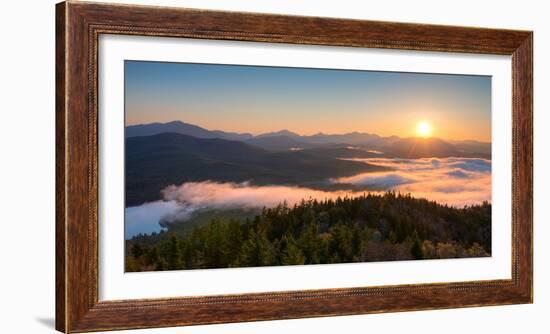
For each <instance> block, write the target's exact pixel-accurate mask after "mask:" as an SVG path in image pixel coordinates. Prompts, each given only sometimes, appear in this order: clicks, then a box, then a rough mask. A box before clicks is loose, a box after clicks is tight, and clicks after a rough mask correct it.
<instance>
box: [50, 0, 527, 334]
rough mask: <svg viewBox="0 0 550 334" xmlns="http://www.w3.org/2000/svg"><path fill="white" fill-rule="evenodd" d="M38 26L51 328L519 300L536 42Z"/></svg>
mask: <svg viewBox="0 0 550 334" xmlns="http://www.w3.org/2000/svg"><path fill="white" fill-rule="evenodd" d="M56 11H57V18H56V43H57V44H56V50H57V52H56V74H57V76H56V86H57V87H56V152H57V167H56V172H57V174H56V185H57V190H56V195H57V199H56V221H57V224H56V239H57V240H56V274H57V275H56V328H57V329H58V330H59V331H63V332H85V331H98V330H118V329H130V328H149V327H166V326H183V325H193V324H210V323H222V322H239V321H255V320H269V319H288V318H301V317H320V316H331V315H349V314H365V313H380V312H396V311H409V310H428V309H439V308H451V307H472V306H486V305H504V304H519V303H531V302H532V300H533V288H532V283H533V279H532V277H533V260H532V259H533V251H532V187H533V171H532V163H533V137H532V126H533V121H532V111H533V110H532V109H533V107H532V103H533V96H532V94H533V86H532V85H533V84H532V73H533V59H532V57H533V56H532V54H533V53H532V48H533V42H532V40H533V39H532V32H530V31H516V30H499V29H485V28H471V27H451V26H437V25H420V24H408V23H394V22H377V21H358V20H345V19H333V18H316V17H297V16H281V15H266V14H253V13H238V12H220V11H203V10H196V9H181V8H166V7H146V6H128V5H114V4H99V3H85V2H72V1H68V2H63V3H60V4H58V5H57V8H56Z"/></svg>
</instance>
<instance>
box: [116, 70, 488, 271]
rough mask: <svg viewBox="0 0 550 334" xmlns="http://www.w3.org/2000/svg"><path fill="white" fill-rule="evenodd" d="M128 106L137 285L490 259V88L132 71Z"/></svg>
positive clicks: (405, 76)
mask: <svg viewBox="0 0 550 334" xmlns="http://www.w3.org/2000/svg"><path fill="white" fill-rule="evenodd" d="M124 103H125V107H124V108H125V113H124V115H125V116H124V117H125V132H124V140H125V157H124V159H125V170H124V175H125V180H124V182H125V212H124V216H125V221H124V228H125V230H124V236H125V240H124V242H125V271H126V272H139V271H164V270H189V269H214V268H239V267H260V266H285V265H310V264H318V265H321V264H337V263H357V262H374V261H405V260H424V259H459V258H471V257H490V256H491V222H492V220H491V76H483V75H457V74H444V73H443V74H442V73H409V72H386V71H371V70H349V69H330V68H294V67H274V66H249V65H226V64H201V63H172V62H156V61H140V60H125V61H124ZM121 242H123V241H122V240H121Z"/></svg>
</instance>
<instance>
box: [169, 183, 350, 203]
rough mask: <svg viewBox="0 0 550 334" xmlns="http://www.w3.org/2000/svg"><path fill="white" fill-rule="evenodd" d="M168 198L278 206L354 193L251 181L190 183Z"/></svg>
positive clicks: (174, 189) (172, 188)
mask: <svg viewBox="0 0 550 334" xmlns="http://www.w3.org/2000/svg"><path fill="white" fill-rule="evenodd" d="M162 194H163V196H164V199H165V200H166V201H177V202H179V203H184V204H186V205H188V206H192V207H196V208H205V207H214V208H239V207H245V208H254V207H264V206H265V207H274V206H277V205H279V204H280V203H283V202H286V203H287V204H288V205H294V204H296V203H299V202H301V201H302V200H304V199H305V200H308V199H318V200H323V199H331V198H337V197H339V196H340V197H342V196H346V195H350V194H351V193H350V192H348V191H330V192H329V191H321V190H315V189H310V188H302V187H290V186H274V185H273V186H251V185H250V184H248V183H217V182H211V181H205V182H188V183H184V184H182V185H180V186H175V185H171V186H169V187H167V188H165V189H164V190H163V191H162Z"/></svg>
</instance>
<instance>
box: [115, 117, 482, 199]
mask: <svg viewBox="0 0 550 334" xmlns="http://www.w3.org/2000/svg"><path fill="white" fill-rule="evenodd" d="M125 137H126V138H125V142H126V146H125V159H126V160H125V164H126V168H125V173H126V180H125V181H126V206H134V205H139V204H141V203H144V202H149V201H155V200H158V199H160V198H161V190H162V189H164V188H166V187H167V186H169V185H172V184H175V185H180V184H182V183H185V182H201V181H214V182H235V183H242V182H250V184H252V185H272V184H276V185H292V186H302V187H308V188H314V189H323V190H336V189H350V188H349V187H354V186H353V185H339V184H334V183H331V182H328V180H329V179H331V178H338V177H346V176H352V175H356V174H359V173H365V172H375V171H386V170H389V168H388V167H383V166H378V165H375V164H369V163H364V162H360V161H353V160H349V159H350V158H372V157H388V158H430V157H441V158H443V157H450V156H457V157H481V158H489V159H490V152H491V151H490V150H491V145H490V144H489V143H481V142H476V141H463V142H462V141H453V142H450V141H444V140H441V139H438V138H424V139H422V138H399V137H395V136H393V137H380V136H377V135H373V134H368V133H359V132H353V133H347V134H337V135H327V134H322V133H319V134H316V135H312V136H301V135H299V134H296V133H293V132H290V131H288V130H282V131H278V132H273V133H266V134H261V135H256V136H254V135H251V134H247V133H233V132H224V131H219V130H214V131H211V130H207V129H204V128H201V127H198V126H195V125H192V124H187V123H183V122H179V121H175V122H170V123H164V124H163V123H152V124H144V125H133V126H128V127H126V133H125ZM342 187H344V188H342ZM345 187H348V188H345ZM353 189H355V188H353ZM355 190H359V189H355Z"/></svg>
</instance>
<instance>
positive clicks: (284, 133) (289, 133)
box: [256, 129, 300, 138]
mask: <svg viewBox="0 0 550 334" xmlns="http://www.w3.org/2000/svg"><path fill="white" fill-rule="evenodd" d="M274 136H287V137H300V135H299V134H297V133H295V132H292V131H289V130H287V129H283V130H279V131H275V132H268V133H263V134H260V135H257V136H256V137H258V138H260V137H274Z"/></svg>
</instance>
